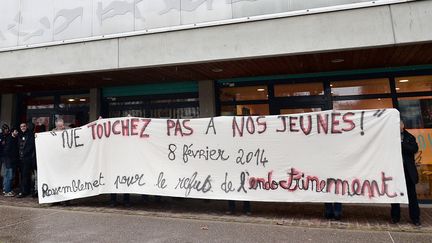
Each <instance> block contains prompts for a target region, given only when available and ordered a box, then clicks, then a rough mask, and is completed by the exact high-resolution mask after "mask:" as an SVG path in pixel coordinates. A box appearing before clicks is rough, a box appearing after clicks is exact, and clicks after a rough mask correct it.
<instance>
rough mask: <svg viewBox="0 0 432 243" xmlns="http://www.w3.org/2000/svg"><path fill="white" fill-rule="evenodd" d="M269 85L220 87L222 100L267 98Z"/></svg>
mask: <svg viewBox="0 0 432 243" xmlns="http://www.w3.org/2000/svg"><path fill="white" fill-rule="evenodd" d="M267 99H268V91H267V86H265V85H262V86H248V87H232V88H231V87H230V88H221V89H220V100H221V101H242V100H267Z"/></svg>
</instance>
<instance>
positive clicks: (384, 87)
mask: <svg viewBox="0 0 432 243" xmlns="http://www.w3.org/2000/svg"><path fill="white" fill-rule="evenodd" d="M330 87H331V92H332V95H333V96H342V95H365V94H388V93H390V83H389V80H388V79H386V78H382V79H365V80H349V81H337V82H331V83H330Z"/></svg>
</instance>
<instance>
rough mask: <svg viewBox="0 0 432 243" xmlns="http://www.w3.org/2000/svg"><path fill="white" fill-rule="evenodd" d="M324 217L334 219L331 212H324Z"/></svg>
mask: <svg viewBox="0 0 432 243" xmlns="http://www.w3.org/2000/svg"><path fill="white" fill-rule="evenodd" d="M324 218H326V219H328V220H331V219H334V215H333V214H324Z"/></svg>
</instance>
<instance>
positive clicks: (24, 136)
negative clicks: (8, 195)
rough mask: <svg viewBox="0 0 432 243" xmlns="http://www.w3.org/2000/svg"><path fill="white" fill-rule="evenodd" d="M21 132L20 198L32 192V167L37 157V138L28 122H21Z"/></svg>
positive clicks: (19, 154) (19, 137)
mask: <svg viewBox="0 0 432 243" xmlns="http://www.w3.org/2000/svg"><path fill="white" fill-rule="evenodd" d="M20 130H21V132H20V133H19V135H18V151H19V153H18V161H19V162H18V165H19V166H20V170H21V171H20V173H21V176H20V183H21V185H20V188H21V191H20V193H19V194H18V197H19V198H22V197H26V196H28V195H29V194H30V180H31V169H32V165H33V162H34V160H35V159H36V147H35V138H34V135H33V133H32V132H30V131H29V129H28V127H27V124H26V123H21V125H20Z"/></svg>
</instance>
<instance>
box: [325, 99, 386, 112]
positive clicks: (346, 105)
mask: <svg viewBox="0 0 432 243" xmlns="http://www.w3.org/2000/svg"><path fill="white" fill-rule="evenodd" d="M382 108H393V103H392V100H391V99H390V98H377V99H363V100H339V101H334V102H333V109H335V110H367V109H382Z"/></svg>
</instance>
